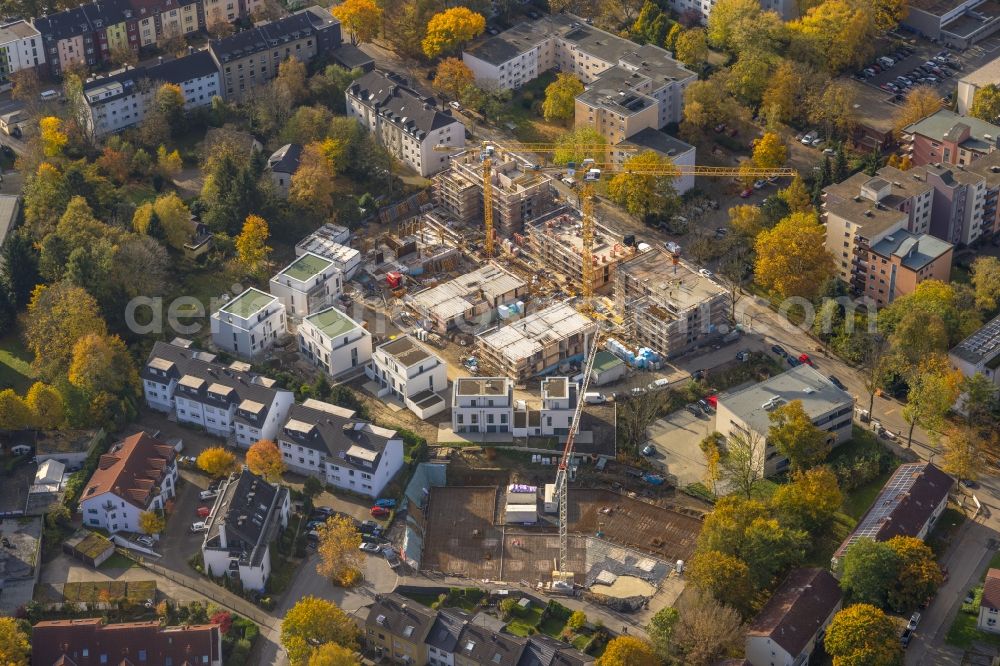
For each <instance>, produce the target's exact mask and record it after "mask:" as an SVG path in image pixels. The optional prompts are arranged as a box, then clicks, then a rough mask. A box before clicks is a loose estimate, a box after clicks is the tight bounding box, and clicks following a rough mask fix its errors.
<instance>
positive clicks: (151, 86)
mask: <svg viewBox="0 0 1000 666" xmlns="http://www.w3.org/2000/svg"><path fill="white" fill-rule="evenodd" d="M162 83H173V84H176V85H177V86H178V87H179V88H180V89H181V92H182V93H183V95H184V110H185V111H190V110H192V109H196V108H199V107H205V106H210V105H211V104H212V98H213V97H216V96H217V95H219V71H218V70H217V69H216V67H215V62H214V61H213V60H212V57H211V56H210V55H209V54H208V53H207V52H205V51H200V52H198V53H194V54H192V55H188V56H183V57H181V58H177V59H175V60H170V61H168V62H164V63H161V64H158V65H153V66H151V67H128V68H126V69H125V70H122V71H119V72H116V73H113V74H111V75H109V76H106V77H104V76H102V77H95V78H92V79H88V80H87V82H86V83H85V84H84V86H83V97H84V99H85V100H86V104H85V105H84V106H83V108H82V109H81V114H82V122H83V126H84V127H85V128H86V129H87V131H88V132H89V133H90V134H91V136H93V137H95V138H100V137H103V136H106V135H108V134H111V133H114V132H119V131H121V130H123V129H126V128H128V127H134V126H136V125H138V124H140V123H141V122H142V121H143V120H144V119H145V118H146V113H147V112H148V110H149V108H150V105H151V104H152V102H153V98H154V97H155V95H156V91H157V89H158V88H159V86H160V84H162Z"/></svg>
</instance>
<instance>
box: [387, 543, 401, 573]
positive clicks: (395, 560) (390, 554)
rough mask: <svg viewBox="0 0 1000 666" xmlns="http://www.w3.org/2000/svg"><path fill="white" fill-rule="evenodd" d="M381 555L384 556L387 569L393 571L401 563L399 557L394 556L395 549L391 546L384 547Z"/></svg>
mask: <svg viewBox="0 0 1000 666" xmlns="http://www.w3.org/2000/svg"><path fill="white" fill-rule="evenodd" d="M382 555H384V556H385V561H386V562H388V563H389V567H390V568H392V569H395V568H396V567H398V566H399V565H400V564H402V561H401V560H400V559H399V555H397V554H396V551H395V549H393V547H392V546H385V547H384V548H382Z"/></svg>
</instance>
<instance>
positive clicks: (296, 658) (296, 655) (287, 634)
mask: <svg viewBox="0 0 1000 666" xmlns="http://www.w3.org/2000/svg"><path fill="white" fill-rule="evenodd" d="M357 633H358V631H357V628H356V627H355V624H354V621H353V620H352V619H351V616H349V615H348V614H347V613H345V612H344V611H342V610H341V609H340V608H339V607H338V606H337V605H336V604H335V603H333V602H332V601H327V600H326V599H320V598H318V597H313V596H308V597H303V598H301V599H299V600H298V601H297V602H296V603H295V605H294V606H292V607H291V608H290V609H288V612H287V613H286V614H285V618H284V620H282V623H281V645H282V647H284V648H285V651H286V652H287V653H288V659H289V661H290V662H291V664H292V666H306V665H307V664H308V662H309V656H310V655H311V654H312V652H313V650H314V649H315V648H317V647H320V646H322V645H325V644H327V643H335V644H337V645H339V646H341V647H345V648H348V649H350V650H355V649H357Z"/></svg>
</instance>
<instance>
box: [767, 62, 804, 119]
mask: <svg viewBox="0 0 1000 666" xmlns="http://www.w3.org/2000/svg"><path fill="white" fill-rule="evenodd" d="M806 83H807V82H806V77H805V75H804V73H803V71H802V67H801V65H799V64H798V63H796V62H793V61H791V60H782V61H781V62H780V63H778V66H777V67H776V68H775V70H774V73H773V74H771V77H770V79H769V80H768V82H767V87H766V88H765V89H764V94H763V96H762V97H761V104H760V105H761V108H764V109H767V110H768V112H769V113H770V114H772V116H771V117H772V118H773V119H774V120H777V121H779V122H783V123H787V122H788V121H790V120H792V119H794V118H798V117H801V116H802V115H803V112H804V110H805V109H804V101H805V97H806V94H807V92H808V86H807V84H806Z"/></svg>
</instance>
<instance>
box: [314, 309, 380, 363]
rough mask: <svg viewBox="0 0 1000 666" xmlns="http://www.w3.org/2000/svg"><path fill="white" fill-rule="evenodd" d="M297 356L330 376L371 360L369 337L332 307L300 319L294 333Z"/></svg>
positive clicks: (370, 340) (365, 331) (357, 323)
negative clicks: (299, 355)
mask: <svg viewBox="0 0 1000 666" xmlns="http://www.w3.org/2000/svg"><path fill="white" fill-rule="evenodd" d="M296 337H297V340H298V345H299V354H301V355H302V356H303V357H304V358H305V360H307V361H309V362H310V363H312V364H313V365H315V366H316V367H317V368H320V369H321V370H323V372H325V373H327V374H328V375H330V376H331V377H338V376H340V375H343V374H345V373H347V372H350V371H351V370H353V369H354V368H357V367H359V366H364V365H366V364H367V363H368V362H369V361H371V358H372V335H371V333H369V332H368V329H366V328H365V325H364V323H363V322H362V323H359V322H356V321H354V320H353V319H351V318H350V317H348V316H347V315H346V314H344V313H343V312H341V311H340V310H338V309H337V308H335V307H329V308H326V309H325V310H320V311H319V312H316V313H314V314H311V315H309V316H307V317H303V319H302V321H301V323H300V324H299V326H298V329H297V330H296Z"/></svg>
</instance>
